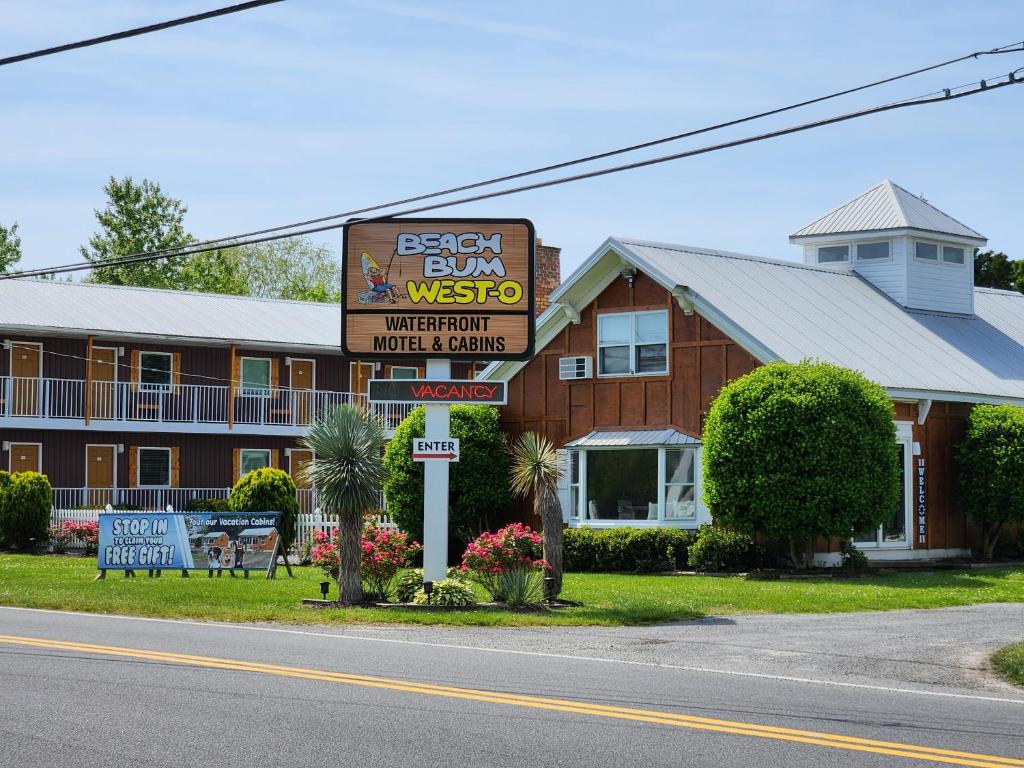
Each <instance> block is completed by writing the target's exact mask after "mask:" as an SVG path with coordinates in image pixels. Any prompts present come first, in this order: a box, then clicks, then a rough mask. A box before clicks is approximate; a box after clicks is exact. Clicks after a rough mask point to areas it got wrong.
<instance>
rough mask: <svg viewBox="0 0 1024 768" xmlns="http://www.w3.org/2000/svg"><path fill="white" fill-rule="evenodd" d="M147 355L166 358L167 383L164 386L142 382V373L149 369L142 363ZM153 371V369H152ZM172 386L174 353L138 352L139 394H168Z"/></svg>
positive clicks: (147, 350) (142, 350)
mask: <svg viewBox="0 0 1024 768" xmlns="http://www.w3.org/2000/svg"><path fill="white" fill-rule="evenodd" d="M147 355H159V356H160V357H166V358H167V361H168V366H167V383H166V384H154V383H152V382H145V381H143V380H142V372H143V370H146V369H148V368H149V366H147V365H146V364H145V362H143V358H144V357H145V356H147ZM154 370H155V369H154ZM173 385H174V353H173V352H156V351H153V350H149V349H140V350H139V391H140V392H170V391H171V387H172V386H173Z"/></svg>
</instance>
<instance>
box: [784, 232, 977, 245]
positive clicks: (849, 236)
mask: <svg viewBox="0 0 1024 768" xmlns="http://www.w3.org/2000/svg"><path fill="white" fill-rule="evenodd" d="M887 237H919V238H922V239H926V240H936V239H939V240H944V241H946V242H951V243H960V244H962V245H966V246H971V247H979V248H980V247H983V246H985V245H986V244H987V243H988V240H987V239H986V238H984V237H968V236H967V235H954V234H951V233H949V232H939V231H937V230H930V229H918V228H916V227H896V228H892V229H870V230H850V231H848V232H829V233H828V234H819V235H790V236H789V242H791V243H795V244H797V245H803V244H805V243H838V242H847V241H849V240H853V239H857V240H869V239H874V238H877V239H879V240H881V239H883V238H887Z"/></svg>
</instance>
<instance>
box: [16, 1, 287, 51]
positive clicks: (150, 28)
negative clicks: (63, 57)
mask: <svg viewBox="0 0 1024 768" xmlns="http://www.w3.org/2000/svg"><path fill="white" fill-rule="evenodd" d="M282 1H283V0H251V2H247V3H238V4H237V5H229V6H227V7H225V8H217V9H215V10H212V11H204V12H203V13H196V14H194V15H192V16H183V17H181V18H180V19H171V20H170V21H161V22H159V23H158V24H148V25H146V26H145V27H136V28H135V29H126V30H125V31H123V32H114V33H113V34H110V35H103V36H101V37H91V38H89V39H88V40H79V41H78V42H77V43H65V44H64V45H57V46H54V47H53V48H43V49H42V50H38V51H30V52H29V53H19V54H18V55H16V56H8V57H6V58H3V59H0V67H3V66H6V65H7V64H17V63H18V62H19V61H28V60H29V59H38V58H41V57H42V56H52V55H53V54H55V53H64V52H66V51H73V50H76V49H78V48H88V47H89V46H92V45H100V44H101V43H110V42H113V41H114V40H124V39H125V38H128V37H137V36H139V35H146V34H149V33H150V32H159V31H161V30H163V29H170V28H171V27H180V26H182V25H183V24H192V23H194V22H197V21H206V20H207V19H213V18H216V17H218V16H227V15H228V14H232V13H239V12H240V11H248V10H250V9H252V8H259V7H260V6H261V5H271V4H272V3H280V2H282Z"/></svg>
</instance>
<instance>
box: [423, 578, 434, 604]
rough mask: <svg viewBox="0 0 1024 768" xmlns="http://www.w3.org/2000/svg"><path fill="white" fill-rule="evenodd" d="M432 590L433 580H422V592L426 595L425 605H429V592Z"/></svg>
mask: <svg viewBox="0 0 1024 768" xmlns="http://www.w3.org/2000/svg"><path fill="white" fill-rule="evenodd" d="M433 591H434V582H432V581H424V582H423V594H425V595H426V596H427V605H430V593H431V592H433Z"/></svg>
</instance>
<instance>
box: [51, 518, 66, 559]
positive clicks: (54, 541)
mask: <svg viewBox="0 0 1024 768" xmlns="http://www.w3.org/2000/svg"><path fill="white" fill-rule="evenodd" d="M47 538H48V540H49V542H50V551H51V552H53V553H54V554H56V555H59V554H61V553H63V552H67V549H68V538H67V535H66V534H65V533H64V526H63V525H51V526H50V533H49V535H48V536H47Z"/></svg>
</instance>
